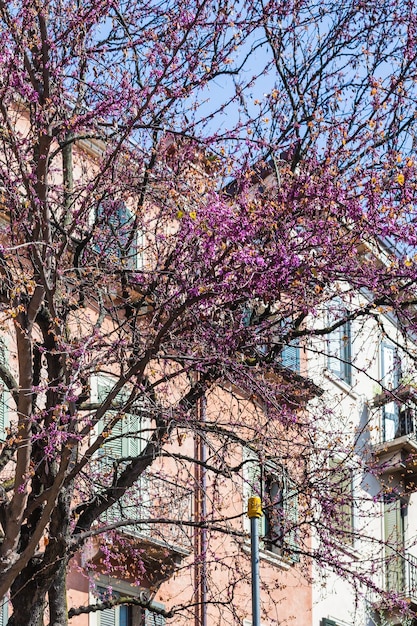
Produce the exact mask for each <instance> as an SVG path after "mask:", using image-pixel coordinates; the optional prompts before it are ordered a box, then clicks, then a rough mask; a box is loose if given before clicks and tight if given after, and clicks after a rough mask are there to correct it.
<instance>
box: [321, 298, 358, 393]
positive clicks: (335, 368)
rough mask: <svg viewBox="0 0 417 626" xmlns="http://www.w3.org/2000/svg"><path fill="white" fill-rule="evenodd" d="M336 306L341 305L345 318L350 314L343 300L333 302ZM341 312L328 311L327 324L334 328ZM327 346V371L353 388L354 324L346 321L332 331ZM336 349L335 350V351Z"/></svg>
mask: <svg viewBox="0 0 417 626" xmlns="http://www.w3.org/2000/svg"><path fill="white" fill-rule="evenodd" d="M333 303H334V304H335V305H340V307H341V308H340V311H341V312H343V316H344V315H346V314H347V313H348V310H347V308H346V307H345V305H344V304H343V302H342V301H341V300H339V299H338V300H336V301H335V300H333ZM338 313H339V311H337V312H332V311H331V310H330V309H327V323H328V325H329V326H332V325H333V324H334V323H335V322H337V321H338V320H340V315H338ZM326 345H327V369H328V371H329V372H331V373H332V374H333V375H334V376H336V377H337V378H339V380H341V381H343V382H344V383H346V384H347V385H350V386H352V383H353V375H352V374H353V368H352V322H351V320H345V321H344V322H343V323H342V324H340V326H338V327H337V328H335V329H334V330H332V331H330V332H329V333H328V334H327V337H326ZM333 347H334V349H333Z"/></svg>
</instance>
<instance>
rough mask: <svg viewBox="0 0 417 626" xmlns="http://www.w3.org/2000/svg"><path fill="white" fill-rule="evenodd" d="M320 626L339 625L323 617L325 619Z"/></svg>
mask: <svg viewBox="0 0 417 626" xmlns="http://www.w3.org/2000/svg"><path fill="white" fill-rule="evenodd" d="M320 626H337V624H336V622H335V621H334V620H332V619H328V618H327V617H323V619H322V620H320Z"/></svg>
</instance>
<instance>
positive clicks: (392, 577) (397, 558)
mask: <svg viewBox="0 0 417 626" xmlns="http://www.w3.org/2000/svg"><path fill="white" fill-rule="evenodd" d="M384 532H385V543H386V545H385V559H386V560H385V582H386V590H387V591H393V592H397V593H401V592H403V591H404V582H405V580H404V578H405V571H404V566H405V561H404V557H403V556H401V554H398V552H400V553H401V551H402V550H403V548H404V522H403V516H402V511H401V500H400V499H399V498H397V499H396V500H394V501H393V502H386V503H385V504H384Z"/></svg>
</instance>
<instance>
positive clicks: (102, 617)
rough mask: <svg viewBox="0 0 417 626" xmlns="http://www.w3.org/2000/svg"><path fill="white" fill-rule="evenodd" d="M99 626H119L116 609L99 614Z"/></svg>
mask: <svg viewBox="0 0 417 626" xmlns="http://www.w3.org/2000/svg"><path fill="white" fill-rule="evenodd" d="M99 626H118V624H117V620H116V608H115V607H113V608H112V609H105V610H104V611H100V612H99Z"/></svg>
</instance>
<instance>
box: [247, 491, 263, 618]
mask: <svg viewBox="0 0 417 626" xmlns="http://www.w3.org/2000/svg"><path fill="white" fill-rule="evenodd" d="M248 517H249V519H250V538H251V539H250V547H251V563H252V626H261V598H260V585H259V525H258V519H259V518H260V517H262V502H261V499H260V498H259V497H257V496H254V497H252V498H249V500H248Z"/></svg>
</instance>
